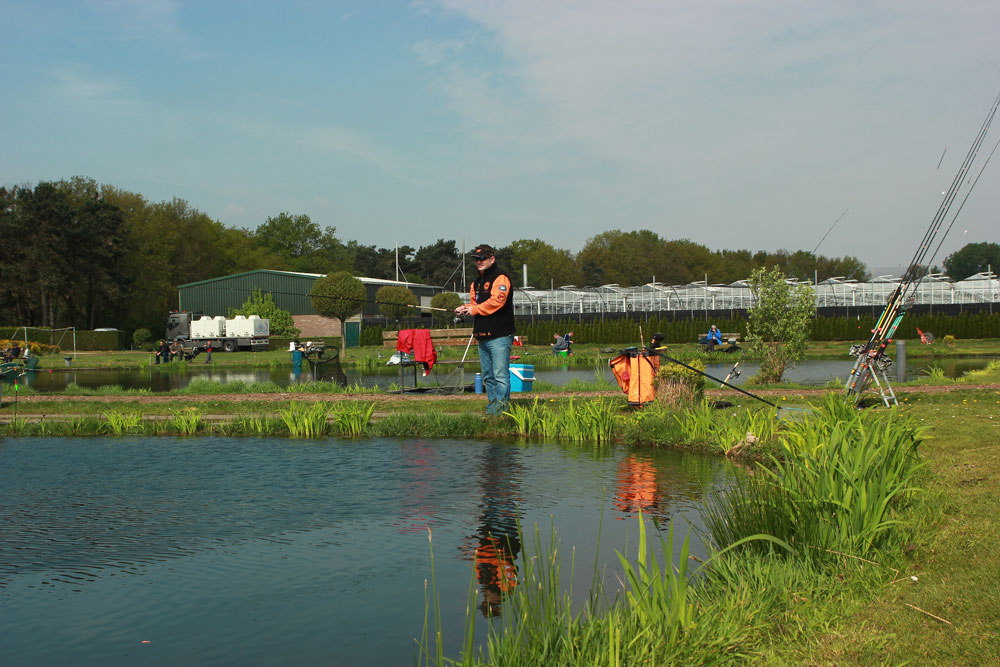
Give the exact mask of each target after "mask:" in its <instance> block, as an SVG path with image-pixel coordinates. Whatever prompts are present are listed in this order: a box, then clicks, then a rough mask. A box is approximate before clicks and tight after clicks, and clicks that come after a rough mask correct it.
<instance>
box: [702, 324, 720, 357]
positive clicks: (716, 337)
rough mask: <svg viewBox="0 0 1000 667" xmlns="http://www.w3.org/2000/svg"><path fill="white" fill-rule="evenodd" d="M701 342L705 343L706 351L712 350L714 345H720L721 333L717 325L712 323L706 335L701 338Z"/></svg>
mask: <svg viewBox="0 0 1000 667" xmlns="http://www.w3.org/2000/svg"><path fill="white" fill-rule="evenodd" d="M702 342H703V343H704V345H705V351H706V352H713V351H714V350H715V346H716V345H722V333H721V332H720V331H719V327H717V326H715V325H714V324H713V325H712V327H711V328H710V329H709V330H708V335H706V336H705V338H703V339H702Z"/></svg>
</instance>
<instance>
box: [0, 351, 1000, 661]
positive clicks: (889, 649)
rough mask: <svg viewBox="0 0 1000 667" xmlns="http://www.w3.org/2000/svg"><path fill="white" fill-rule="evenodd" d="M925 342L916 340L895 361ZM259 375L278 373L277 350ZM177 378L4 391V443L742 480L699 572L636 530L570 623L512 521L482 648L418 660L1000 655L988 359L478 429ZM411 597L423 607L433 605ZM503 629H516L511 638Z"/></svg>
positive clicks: (999, 365) (998, 423) (995, 413)
mask: <svg viewBox="0 0 1000 667" xmlns="http://www.w3.org/2000/svg"><path fill="white" fill-rule="evenodd" d="M828 345H829V344H826V343H824V344H822V345H814V346H813V348H812V352H813V354H826V353H827V351H828V350H831V349H832V348H831V347H827V346H828ZM920 347H921V346H917V345H914V346H911V347H910V350H908V353H909V354H910V356H916V355H913V354H912V350H913V349H914V348H916V349H919V348H920ZM923 347H926V346H923ZM956 348H959V349H961V350H962V352H961V353H960V354H963V355H966V354H981V355H996V354H998V353H1000V341H997V340H991V341H959V343H957V344H956ZM973 350H974V351H973ZM675 353H676V351H675ZM246 354H247V355H249V354H250V353H246ZM459 354H460V353H459ZM599 354H600V353H599V350H598V349H597V348H596V347H595V348H594V350H593V351H590V350H587V351H585V352H584V353H583V354H580V353H579V352H578V355H579V356H578V357H577V358H576V359H574V364H576V365H581V366H585V365H586V364H596V363H599ZM694 355H697V352H692V357H693V356H694ZM83 356H84V355H81V357H83ZM218 356H219V357H223V356H224V355H218ZM549 356H551V355H549ZM844 356H846V355H844ZM944 356H951V354H946V355H944ZM95 357H96V358H100V357H99V356H98V355H95ZM366 358H367V357H366ZM371 358H375V359H377V357H376V356H375V354H374V352H372V354H371ZM814 358H815V357H814ZM234 361H236V360H234ZM357 361H358V362H359V363H372V362H369V361H365V360H364V358H359V359H358V360H357ZM116 363H117V362H116ZM244 363H245V361H244ZM266 363H267V364H271V363H282V364H284V363H287V357H286V356H285V355H280V354H279V355H275V356H274V358H272V359H268V360H267V362H266ZM227 365H228V364H227ZM103 367H105V368H107V367H113V366H103ZM192 384H194V385H195V386H194V387H193V388H189V389H187V390H185V391H183V392H179V391H175V392H171V393H169V394H151V393H148V392H145V393H143V392H125V391H122V390H121V389H120V388H119V389H117V390H116V389H115V388H102V389H99V390H87V391H85V390H81V389H79V388H76V389H74V390H70V391H67V392H65V393H61V394H54V395H48V394H47V395H43V394H38V393H32V392H24V393H22V394H19V395H18V396H17V397H16V398H17V401H16V410H17V414H16V416H15V397H13V396H11V394H12V393H13V392H12V390H11V387H10V385H5V387H4V389H5V392H4V396H3V406H2V409H0V420H3V421H4V423H0V436H51V435H64V436H83V435H112V436H118V435H121V436H127V435H140V434H141V435H171V436H190V435H197V436H203V435H254V436H256V435H278V436H286V437H292V438H328V437H344V438H353V437H360V436H365V437H368V436H384V437H399V436H401V437H470V438H471V437H477V438H482V437H488V438H498V439H509V440H516V439H527V440H530V439H536V438H544V439H558V440H562V441H565V442H573V443H579V445H580V446H585V447H587V446H592V447H610V446H613V445H619V444H622V445H630V446H670V447H674V448H677V449H683V450H688V451H696V452H705V453H711V454H714V455H719V456H729V457H730V458H731V459H733V460H734V461H735V462H737V463H738V465H739V466H740V467H741V469H743V470H749V471H752V473H753V474H748V475H743V476H740V480H741V481H740V482H739V483H737V484H735V485H734V486H733V488H732V489H730V491H729V493H727V494H726V495H725V496H724V498H723V499H722V500H720V501H719V502H718V503H714V504H712V505H711V506H708V507H706V510H705V512H706V525H707V526H708V529H707V530H708V534H707V537H708V541H709V542H710V543H711V544H712V545H714V547H715V550H716V551H715V552H714V555H713V556H712V558H711V559H710V561H709V562H707V563H696V562H695V561H689V560H688V558H687V551H686V547H684V546H682V548H681V549H680V555H681V559H680V561H679V562H676V563H670V562H662V563H661V562H658V561H657V556H655V555H649V554H647V553H646V547H647V546H648V545H650V544H652V543H654V542H660V541H662V542H661V546H662V547H663V553H667V554H670V553H673V551H672V550H671V546H672V544H675V543H677V544H686V539H687V538H684V537H683V534H684V533H685V532H686V528H684V527H683V526H673V525H670V526H662V527H661V528H662V532H661V533H660V535H659V536H657V535H655V533H656V532H657V531H656V530H655V529H654V528H653V527H651V526H647V525H645V524H643V526H642V531H643V532H642V535H643V540H642V542H641V544H640V548H639V550H637V551H635V550H633V551H630V552H629V553H626V554H621V559H622V560H621V565H622V567H623V570H624V573H625V579H624V583H623V586H624V588H623V591H622V592H621V593H619V594H617V597H616V601H615V602H613V603H607V602H606V600H607V599H608V598H609V597H612V596H615V595H616V594H615V593H614V592H612V591H601V590H592V591H590V600H591V603H589V604H587V605H585V607H584V609H583V610H582V612H581V611H580V610H578V608H577V607H574V606H572V605H571V604H570V601H569V599H568V598H567V597H566V593H565V591H563V590H562V588H561V586H560V583H559V582H560V580H559V576H560V573H559V572H558V567H559V565H558V560H557V559H555V558H553V557H552V556H553V555H554V554H555V553H557V551H558V550H559V549H563V548H569V547H571V545H566V547H563V546H561V545H559V544H558V536H556V535H549V536H548V537H547V538H545V539H543V538H542V537H541V536H539V534H538V533H537V529H535V533H534V537H533V538H532V535H531V534H530V533H531V531H530V529H526V532H527V533H529V534H527V535H526V536H525V540H523V543H526V544H528V543H532V542H533V544H534V547H533V549H531V550H525V552H523V553H522V558H524V561H523V562H522V564H521V567H520V572H521V573H522V577H523V579H524V581H525V583H526V584H528V585H524V586H519V587H518V589H517V592H516V593H515V594H514V595H512V596H510V597H509V598H508V599H507V600H506V601H505V604H506V605H507V607H506V608H505V610H504V613H503V615H502V616H501V617H500V618H499V619H497V620H496V622H495V623H494V626H493V627H494V634H492V635H491V636H490V637H487V638H486V639H485V646H486V653H484V654H482V655H479V654H477V653H475V652H473V649H472V646H473V643H472V635H471V634H468V633H469V632H471V629H470V628H467V629H466V633H467V635H466V642H465V644H466V651H465V652H464V653H463V654H462V655H461V656H444V655H442V654H441V653H440V651H439V650H437V649H436V648H435V646H436V642H435V639H434V638H435V636H436V634H435V633H436V632H438V631H439V630H440V631H443V632H447V633H449V634H452V633H458V632H461V629H457V628H439V627H435V626H434V625H433V623H432V622H430V621H429V622H428V626H427V627H426V628H425V634H424V637H423V639H422V643H421V648H420V651H419V654H418V656H417V658H418V661H419V662H420V663H422V664H439V665H440V664H469V665H473V664H496V665H515V664H516V665H522V664H539V665H541V664H580V665H589V664H595V662H599V663H601V664H603V663H608V664H667V663H688V662H693V663H714V662H736V661H746V660H752V661H754V662H757V663H761V664H798V663H805V664H858V665H861V664H872V663H891V664H898V663H907V662H909V663H912V664H940V663H948V664H990V663H996V662H997V661H998V660H1000V638H998V636H997V633H996V628H997V627H1000V584H998V580H997V578H996V576H995V572H996V571H997V568H998V565H1000V563H998V561H1000V525H998V519H997V516H998V515H1000V512H998V510H1000V492H998V489H1000V459H998V457H997V453H998V452H1000V362H997V361H994V362H992V363H990V364H989V365H988V366H987V368H985V369H983V370H981V371H971V372H969V373H967V374H966V375H965V376H964V377H963V378H959V379H955V380H948V379H945V378H943V377H942V376H940V375H935V374H933V373H931V374H929V375H928V377H925V378H921V379H920V380H918V381H915V382H911V383H905V384H894V387H895V388H896V390H897V395H898V396H899V400H900V404H901V405H900V407H899V408H895V409H891V410H890V409H885V408H884V407H882V406H881V405H880V404H879V405H876V406H875V407H874V408H873V409H870V410H863V411H860V412H859V411H857V410H853V409H849V408H847V407H846V406H845V403H844V401H843V400H842V396H843V390H842V388H841V387H840V386H839V385H838V386H837V387H833V386H830V387H828V388H821V389H817V388H809V389H804V388H800V387H794V386H779V387H771V388H769V389H756V388H750V389H751V391H754V392H756V393H760V394H762V395H766V396H768V397H769V399H770V400H772V401H774V402H775V403H777V404H778V405H779V407H780V408H781V409H780V410H779V411H778V414H775V412H776V411H774V410H773V409H771V408H769V407H768V406H765V405H763V404H762V403H757V402H756V401H753V400H752V399H751V398H749V397H746V396H741V395H739V394H736V393H735V392H729V391H720V390H713V389H708V390H707V391H706V392H705V394H706V397H707V398H708V399H709V400H711V401H725V403H726V405H725V407H721V408H720V407H712V404H709V403H701V402H698V403H695V404H694V405H693V406H688V407H684V408H671V407H669V406H665V405H661V404H659V403H657V404H654V405H651V406H648V407H647V408H646V409H644V410H641V411H630V410H626V409H625V406H624V398H623V396H622V394H621V392H620V391H618V390H617V387H613V388H607V387H605V388H601V387H600V386H599V383H598V382H597V381H596V380H595V382H594V383H590V386H584V387H578V390H577V391H572V390H563V391H552V392H545V393H542V394H527V395H525V396H524V397H523V398H518V399H516V400H515V401H514V402H513V404H512V407H511V410H510V412H509V414H508V415H506V416H504V417H499V418H497V417H494V418H486V417H483V416H482V397H481V396H476V395H456V396H427V395H424V396H417V395H399V394H390V393H387V392H374V393H373V392H372V391H371V390H365V391H366V392H367V393H363V392H361V391H359V389H358V388H354V390H350V388H348V389H349V390H348V391H345V389H344V388H341V387H337V388H336V389H335V388H334V387H336V385H332V384H330V383H325V384H329V385H330V386H324V385H319V384H308V383H307V385H308V386H305V387H303V388H301V389H300V390H297V391H295V390H290V389H289V388H278V387H276V386H275V387H265V386H257V385H246V386H242V387H239V388H238V391H237V393H236V394H235V395H234V394H233V390H234V388H235V387H234V385H224V384H219V383H204V384H200V385H199V384H196V383H192ZM227 387H228V388H227ZM715 405H719V403H716V404H715ZM779 416H780V417H781V418H780V419H779V418H778V417H779ZM748 434H750V435H752V436H753V437H752V438H751V437H749V436H748ZM765 508H766V509H765ZM529 553H530V554H531V555H535V556H537V558H534V559H529ZM655 553H656V552H655V550H654V554H655ZM547 556H548V557H547ZM695 571H697V574H694V573H695ZM428 605H429V609H433V607H434V600H433V591H432V592H431V594H430V597H429V598H428ZM470 608H472V609H475V608H476V605H475V604H471V605H470ZM432 616H433V615H429V618H431V617H432ZM514 618H526V619H530V620H528V621H527V622H525V623H520V624H517V625H512V624H511V621H510V619H514Z"/></svg>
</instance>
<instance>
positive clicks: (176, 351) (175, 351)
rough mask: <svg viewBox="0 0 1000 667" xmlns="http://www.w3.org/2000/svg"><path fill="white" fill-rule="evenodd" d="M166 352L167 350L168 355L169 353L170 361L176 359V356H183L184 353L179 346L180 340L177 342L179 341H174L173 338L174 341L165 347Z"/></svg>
mask: <svg viewBox="0 0 1000 667" xmlns="http://www.w3.org/2000/svg"><path fill="white" fill-rule="evenodd" d="M167 352H168V353H169V355H170V356H169V357H168V358H169V359H170V361H173V360H174V359H176V358H177V357H183V355H184V348H183V347H181V344H180V342H179V341H176V340H175V341H174V342H173V343H172V344H171V345H170V347H169V348H167Z"/></svg>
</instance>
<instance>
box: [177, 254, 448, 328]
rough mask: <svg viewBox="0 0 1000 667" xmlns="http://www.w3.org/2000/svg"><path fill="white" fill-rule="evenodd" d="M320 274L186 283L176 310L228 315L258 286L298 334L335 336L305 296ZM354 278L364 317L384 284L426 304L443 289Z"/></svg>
mask: <svg viewBox="0 0 1000 667" xmlns="http://www.w3.org/2000/svg"><path fill="white" fill-rule="evenodd" d="M322 277H323V274H321V273H296V272H293V271H271V270H269V269H257V270H255V271H247V272H245V273H235V274H232V275H228V276H220V277H218V278H210V279H208V280H200V281H198V282H194V283H186V284H184V285H179V286H178V287H177V309H178V310H186V311H190V312H198V313H204V314H206V315H213V316H214V315H228V314H229V309H230V308H239V307H240V306H242V305H243V304H244V303H246V300H247V299H249V298H250V296H251V295H252V294H253V291H254V290H255V289H259V290H260V291H261V292H264V293H266V294H271V295H272V296H273V297H274V303H275V305H277V306H278V308H281V309H282V310H286V311H288V312H289V313H291V315H292V320H293V321H294V322H295V326H296V327H297V328H298V329H299V331H300V332H301V335H302V336H313V337H319V336H339V335H340V326H339V324H338V323H337V322H335V321H334V320H332V319H330V318H327V317H322V316H321V315H319V314H318V313H317V312H316V311H315V310H314V309H313V307H312V302H311V300H310V298H309V293H310V292H311V291H312V287H313V283H315V282H316V280H317V279H319V278H322ZM358 280H360V281H361V282H362V283H364V285H365V289H366V290H367V297H368V303H366V304H365V305H364V308H363V309H362V311H361V313H362V314H363V315H365V316H373V315H378V314H379V311H378V305H377V304H376V303H375V293H376V292H378V290H379V288H381V287H384V286H385V285H401V286H403V287H406V288H408V289H409V290H410V291H411V292H413V293H414V294H415V295H416V297H417V299H419V303H420V305H421V306H429V305H430V304H431V298H432V297H433V296H434V295H435V294H437V293H438V292H440V291H442V290H443V288H442V287H435V286H432V285H422V284H420V283H410V282H404V281H396V280H382V279H379V278H362V277H359V278H358ZM428 316H429V315H428Z"/></svg>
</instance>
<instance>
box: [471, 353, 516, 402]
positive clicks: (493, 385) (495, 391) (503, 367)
mask: <svg viewBox="0 0 1000 667" xmlns="http://www.w3.org/2000/svg"><path fill="white" fill-rule="evenodd" d="M513 344H514V336H513V335H510V336H501V337H499V338H490V339H489V340H481V341H479V366H480V367H481V369H482V372H483V389H485V390H486V414H488V415H499V414H502V413H503V412H504V410H506V409H507V404H508V403H510V348H511V346H512V345H513Z"/></svg>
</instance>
